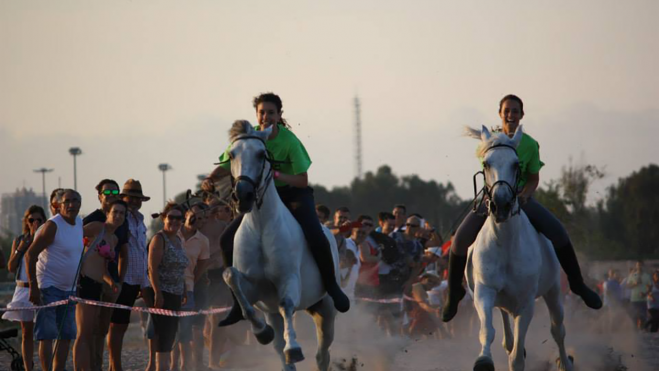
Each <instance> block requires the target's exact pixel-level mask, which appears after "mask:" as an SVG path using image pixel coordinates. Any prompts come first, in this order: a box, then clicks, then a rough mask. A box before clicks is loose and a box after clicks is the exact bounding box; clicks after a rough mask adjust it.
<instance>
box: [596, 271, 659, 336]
mask: <svg viewBox="0 0 659 371" xmlns="http://www.w3.org/2000/svg"><path fill="white" fill-rule="evenodd" d="M600 290H601V292H602V296H603V299H604V308H605V315H606V325H607V328H606V330H609V331H610V330H615V329H616V328H617V327H619V326H620V324H621V323H624V322H623V321H621V319H622V317H623V316H625V315H627V316H629V318H631V319H632V321H633V323H634V325H635V327H636V328H637V329H638V330H640V331H649V332H657V331H659V269H655V270H654V272H652V274H650V273H648V272H647V269H646V268H645V265H644V263H643V262H642V261H638V262H636V264H635V266H634V268H631V269H630V270H629V274H628V275H627V276H625V277H621V275H620V272H619V271H618V270H617V269H609V271H608V273H607V276H606V279H605V280H604V281H603V282H602V283H601V285H600Z"/></svg>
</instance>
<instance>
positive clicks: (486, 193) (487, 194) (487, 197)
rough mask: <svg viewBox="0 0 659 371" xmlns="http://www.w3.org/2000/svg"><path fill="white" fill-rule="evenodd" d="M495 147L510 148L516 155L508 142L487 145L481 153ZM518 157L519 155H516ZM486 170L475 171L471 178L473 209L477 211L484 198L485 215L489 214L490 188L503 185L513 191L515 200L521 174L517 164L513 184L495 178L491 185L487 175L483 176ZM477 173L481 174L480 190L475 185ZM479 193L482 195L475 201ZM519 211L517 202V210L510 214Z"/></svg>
mask: <svg viewBox="0 0 659 371" xmlns="http://www.w3.org/2000/svg"><path fill="white" fill-rule="evenodd" d="M495 148H509V149H512V150H513V151H514V152H515V156H517V149H516V148H515V147H513V146H511V145H509V144H495V145H493V146H491V147H489V148H488V149H486V150H485V151H484V152H483V155H485V154H486V153H487V152H489V151H491V150H493V149H495ZM518 158H519V156H518ZM486 170H487V169H485V170H481V171H479V172H477V173H476V174H474V178H473V180H474V207H473V211H477V210H478V209H480V207H481V205H482V204H483V201H484V200H485V206H486V207H487V215H488V216H489V215H490V214H491V208H490V204H491V200H492V190H493V189H494V187H496V186H497V185H499V184H502V185H505V186H506V187H508V189H510V191H511V192H512V193H513V200H517V193H518V192H519V179H520V177H521V175H522V171H521V169H520V168H519V166H518V167H517V172H516V173H515V180H514V182H515V185H514V186H513V185H511V184H510V183H508V181H506V180H497V181H496V182H494V184H492V185H489V184H487V177H486V176H485V171H486ZM479 174H480V175H482V176H483V187H482V188H481V190H480V191H478V187H477V186H476V183H477V180H476V177H478V175H479ZM481 195H482V197H481V198H480V201H477V200H478V197H479V196H481ZM520 211H521V205H520V204H519V202H517V211H515V210H513V212H512V214H511V216H515V215H519V213H520Z"/></svg>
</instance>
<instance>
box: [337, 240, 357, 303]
mask: <svg viewBox="0 0 659 371" xmlns="http://www.w3.org/2000/svg"><path fill="white" fill-rule="evenodd" d="M346 249H348V250H350V251H352V252H353V254H355V258H356V259H357V263H355V264H354V265H353V266H352V267H350V268H344V269H342V270H341V276H342V277H343V278H345V277H348V282H347V283H346V285H345V287H344V288H343V292H345V294H346V295H348V297H349V298H354V297H355V285H357V278H359V267H361V266H362V263H361V261H359V248H358V247H357V244H355V241H353V240H352V238H346Z"/></svg>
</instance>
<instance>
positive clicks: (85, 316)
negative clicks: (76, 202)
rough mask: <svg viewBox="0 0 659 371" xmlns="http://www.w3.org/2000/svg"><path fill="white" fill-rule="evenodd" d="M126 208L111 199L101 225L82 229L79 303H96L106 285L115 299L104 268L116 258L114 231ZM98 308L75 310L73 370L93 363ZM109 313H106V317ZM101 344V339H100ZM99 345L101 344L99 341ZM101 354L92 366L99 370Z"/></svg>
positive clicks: (112, 282)
mask: <svg viewBox="0 0 659 371" xmlns="http://www.w3.org/2000/svg"><path fill="white" fill-rule="evenodd" d="M127 209H128V205H126V203H125V202H123V201H121V200H119V199H115V200H114V201H113V202H112V203H111V204H110V207H109V209H108V210H107V212H106V218H105V222H100V221H97V222H90V223H88V224H87V225H85V226H84V236H85V240H86V243H85V245H86V246H85V247H86V249H85V253H84V258H83V261H82V265H81V269H80V277H79V290H78V296H79V297H81V298H82V299H88V300H94V301H99V300H101V295H102V293H103V286H104V285H107V286H108V287H109V291H110V292H112V293H114V294H115V296H116V294H117V293H118V292H119V286H118V284H117V282H115V280H114V278H113V277H111V276H110V271H109V268H108V266H109V265H110V262H111V261H114V260H115V258H116V251H117V250H116V246H117V245H118V244H119V237H117V235H116V233H115V232H116V231H117V229H118V228H120V227H121V226H122V225H123V224H124V222H125V221H126V211H127ZM100 313H101V307H98V306H96V305H89V304H84V303H80V304H78V305H77V307H76V324H77V327H78V336H77V337H76V341H75V343H74V345H73V360H74V364H75V367H76V369H80V370H93V369H94V368H92V364H93V363H94V362H95V360H94V356H95V354H94V352H93V347H94V344H95V338H94V335H95V334H99V331H98V330H97V327H99V326H101V323H100V321H99V316H100ZM110 314H111V313H108V314H107V315H108V316H109V315H110ZM101 340H103V338H102V337H101ZM101 344H102V341H101ZM102 360H103V353H102V352H101V362H99V363H96V364H95V365H94V366H95V367H97V368H98V369H102V367H103V364H102Z"/></svg>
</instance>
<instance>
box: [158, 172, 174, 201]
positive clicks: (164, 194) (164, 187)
mask: <svg viewBox="0 0 659 371" xmlns="http://www.w3.org/2000/svg"><path fill="white" fill-rule="evenodd" d="M158 170H160V171H162V204H163V205H167V181H166V180H165V173H166V172H167V170H172V167H171V166H169V164H160V165H158Z"/></svg>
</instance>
